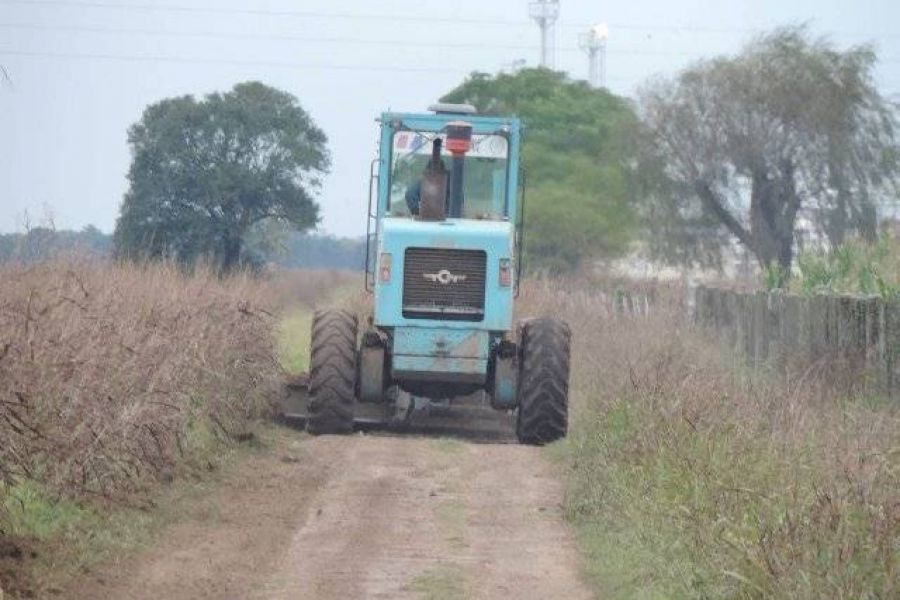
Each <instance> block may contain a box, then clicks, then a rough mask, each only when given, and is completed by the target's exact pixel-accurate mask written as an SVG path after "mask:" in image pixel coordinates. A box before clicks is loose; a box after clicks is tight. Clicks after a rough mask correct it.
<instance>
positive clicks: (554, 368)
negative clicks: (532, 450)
mask: <svg viewBox="0 0 900 600" xmlns="http://www.w3.org/2000/svg"><path fill="white" fill-rule="evenodd" d="M521 331H522V334H521V338H520V343H521V350H522V354H521V363H520V365H521V367H520V371H519V392H518V396H519V410H518V416H517V419H516V436H517V437H518V438H519V442H521V443H523V444H533V445H543V444H549V443H550V442H554V441H556V440H558V439H561V438H564V437H566V432H567V431H568V426H569V343H570V339H571V335H572V334H571V331H570V330H569V326H568V325H566V324H565V323H563V322H562V321H560V320H557V319H551V318H541V319H533V320H529V321H526V322H525V323H524V325H523V326H522V330H521Z"/></svg>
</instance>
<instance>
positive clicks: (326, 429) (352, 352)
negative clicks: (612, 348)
mask: <svg viewBox="0 0 900 600" xmlns="http://www.w3.org/2000/svg"><path fill="white" fill-rule="evenodd" d="M356 329H357V324H356V317H355V316H353V315H352V314H350V313H349V312H347V311H344V310H325V311H316V314H315V316H314V317H313V324H312V340H311V344H310V346H311V349H310V360H309V369H310V372H309V402H308V404H307V413H308V414H307V419H306V430H307V431H309V432H310V433H311V434H313V435H321V434H328V433H350V432H352V431H353V406H354V404H355V403H356V362H357V355H356Z"/></svg>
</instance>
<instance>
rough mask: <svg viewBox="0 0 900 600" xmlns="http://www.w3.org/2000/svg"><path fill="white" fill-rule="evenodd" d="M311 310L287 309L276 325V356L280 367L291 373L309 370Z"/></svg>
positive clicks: (301, 308)
mask: <svg viewBox="0 0 900 600" xmlns="http://www.w3.org/2000/svg"><path fill="white" fill-rule="evenodd" d="M312 315H313V311H312V310H311V309H309V308H306V307H297V308H295V309H293V310H290V311H288V312H287V313H286V314H285V315H284V316H283V317H282V319H281V322H280V323H279V326H278V340H277V341H278V345H277V348H278V358H279V362H280V363H281V367H282V368H283V369H284V370H285V372H287V373H290V374H291V375H299V374H300V373H305V372H306V371H307V370H309V343H310V339H309V338H310V328H311V327H312Z"/></svg>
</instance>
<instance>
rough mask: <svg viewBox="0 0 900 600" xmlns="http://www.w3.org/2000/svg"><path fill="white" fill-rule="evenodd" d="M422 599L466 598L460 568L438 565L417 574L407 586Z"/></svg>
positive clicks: (447, 599) (449, 599)
mask: <svg viewBox="0 0 900 600" xmlns="http://www.w3.org/2000/svg"><path fill="white" fill-rule="evenodd" d="M407 587H408V589H410V590H412V591H414V592H418V593H420V594H421V595H422V598H423V600H458V599H463V598H467V597H468V596H467V595H466V589H465V578H464V576H463V572H462V569H460V568H459V567H457V566H456V565H440V566H437V567H433V568H431V569H429V570H428V571H426V572H425V573H423V574H422V575H419V576H418V577H416V578H415V579H413V581H412V582H411V583H410V584H409V585H408V586H407Z"/></svg>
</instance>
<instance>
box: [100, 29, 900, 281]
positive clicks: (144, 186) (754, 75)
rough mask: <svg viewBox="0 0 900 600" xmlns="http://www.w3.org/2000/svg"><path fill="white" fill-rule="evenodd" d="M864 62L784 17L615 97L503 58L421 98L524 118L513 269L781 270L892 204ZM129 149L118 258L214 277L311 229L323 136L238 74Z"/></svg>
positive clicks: (891, 125) (867, 234)
mask: <svg viewBox="0 0 900 600" xmlns="http://www.w3.org/2000/svg"><path fill="white" fill-rule="evenodd" d="M876 63H877V57H876V54H875V52H874V50H873V49H872V48H871V47H870V46H867V45H861V46H854V47H851V48H848V49H840V48H838V47H836V46H835V45H834V44H833V43H832V42H830V41H828V40H827V39H824V38H817V37H815V36H814V35H812V33H811V32H810V31H809V30H808V29H807V28H805V27H789V28H783V29H778V30H775V31H773V32H771V33H769V34H766V35H762V36H760V37H758V38H756V39H754V40H753V41H752V42H750V43H749V44H748V45H746V46H745V47H744V48H743V50H742V51H741V52H739V53H738V54H737V55H735V56H732V57H717V58H711V59H708V60H702V61H699V62H696V63H694V64H693V65H691V66H689V67H688V68H686V69H684V70H683V71H681V72H680V73H678V74H676V75H675V76H674V77H670V78H656V79H653V80H650V81H648V82H647V83H646V84H645V85H643V86H642V87H641V89H640V90H639V92H638V94H637V97H636V98H635V99H628V98H624V97H620V96H617V95H615V94H612V93H610V92H609V91H607V90H604V89H595V88H592V87H590V86H589V85H588V84H587V83H586V82H583V81H575V80H572V79H570V78H569V77H567V76H566V75H565V74H563V73H559V72H554V71H550V70H547V69H523V70H520V71H518V72H516V73H501V74H497V75H491V74H487V73H473V74H471V75H470V76H469V77H468V78H467V79H466V80H465V81H463V82H462V83H461V84H460V85H459V86H457V87H456V88H455V89H453V90H450V91H449V92H448V93H447V94H446V95H445V96H444V97H443V98H441V100H442V101H444V102H466V103H470V104H473V105H474V106H475V107H476V108H477V109H478V110H479V112H480V113H482V114H504V115H506V114H516V115H518V116H520V117H522V118H523V120H524V121H525V124H526V132H525V138H524V145H523V160H522V169H523V180H524V181H525V182H526V183H525V185H526V188H527V215H526V239H527V240H528V242H527V245H526V261H527V266H528V267H529V268H531V269H546V270H552V271H560V270H574V269H578V268H580V267H583V266H584V265H589V264H591V263H592V262H593V261H594V260H595V259H597V258H610V257H616V256H621V255H623V254H625V253H628V252H632V251H635V250H636V249H638V250H640V251H642V252H644V253H645V254H648V255H649V256H650V257H652V258H656V259H659V260H662V261H665V262H668V263H677V264H688V265H700V266H716V265H718V264H720V263H721V260H722V256H723V252H724V251H726V250H728V249H729V248H732V247H733V246H734V244H735V243H737V244H740V245H741V246H743V248H745V249H746V250H747V251H748V252H749V253H751V254H752V255H753V256H754V257H755V259H756V261H757V262H758V263H759V265H760V266H761V267H762V268H763V269H772V270H774V271H775V272H778V273H781V274H783V275H784V276H786V275H787V274H788V273H789V272H790V269H791V266H792V264H793V263H794V258H795V253H796V249H797V236H798V231H799V224H800V222H801V221H802V222H804V223H805V224H806V225H807V226H808V227H811V228H813V229H814V231H815V232H817V233H818V234H819V235H820V236H821V239H822V240H824V242H825V243H826V244H828V245H830V246H831V247H837V246H839V245H840V244H841V243H842V242H843V240H844V239H845V238H847V237H848V236H853V237H856V236H859V237H861V238H863V239H867V240H874V239H875V238H876V237H877V232H878V215H879V210H880V207H881V206H882V205H883V204H884V203H885V201H886V200H889V199H893V198H896V195H897V189H896V187H897V183H898V168H900V163H898V156H900V154H898V143H897V134H896V127H897V120H896V112H895V106H894V105H893V104H892V103H891V102H890V101H889V100H887V99H886V98H885V97H884V96H882V95H881V94H880V92H879V90H878V89H877V86H876V84H875V81H874V68H875V65H876ZM129 143H130V145H131V148H132V153H133V157H134V158H133V162H132V166H131V169H130V171H129V174H128V178H129V182H130V187H129V190H128V193H127V194H126V196H125V198H124V201H123V203H122V207H121V212H120V216H119V219H118V221H117V225H116V232H115V236H114V249H115V253H116V255H117V256H119V257H125V258H141V259H143V258H157V257H163V256H165V257H173V258H176V259H178V260H183V261H188V262H189V261H193V260H196V259H197V258H198V257H201V256H204V257H212V258H213V259H214V260H215V261H216V262H217V263H218V264H220V265H221V266H222V268H223V269H231V268H234V267H235V266H238V265H240V264H241V263H242V262H245V261H252V260H254V252H257V253H258V252H259V251H261V252H262V253H263V254H266V253H267V252H271V250H272V249H271V248H268V247H267V246H271V245H272V244H271V243H270V241H271V239H279V236H280V235H283V232H284V231H286V230H293V231H300V232H302V231H307V230H310V229H311V228H313V227H314V226H315V224H316V223H317V221H318V210H319V207H318V200H317V198H318V195H319V194H320V192H321V181H322V178H323V177H324V176H325V175H326V174H327V172H328V169H329V165H330V155H329V150H328V148H327V139H326V136H325V134H324V133H323V132H322V131H321V130H320V129H319V128H318V127H317V126H316V125H315V123H314V121H313V119H312V117H311V116H310V115H309V114H307V113H306V112H305V111H304V110H303V108H302V107H301V105H300V102H299V100H298V99H297V98H295V97H293V96H292V95H290V94H287V93H285V92H282V91H279V90H275V89H273V88H270V87H268V86H265V85H263V84H262V83H258V82H249V83H243V84H239V85H237V86H235V87H234V89H232V90H231V91H229V92H226V93H221V94H219V93H216V94H210V95H208V96H206V97H204V98H202V99H199V100H198V99H195V98H193V97H191V96H185V97H181V98H173V99H167V100H163V101H161V102H159V103H156V104H154V105H152V106H150V107H148V108H147V110H146V111H145V112H144V115H143V117H142V118H141V120H140V121H139V122H138V123H136V124H135V125H134V126H133V127H132V128H131V129H130V131H129ZM279 232H282V233H279ZM267 240H268V241H267ZM254 247H255V248H256V250H254Z"/></svg>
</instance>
